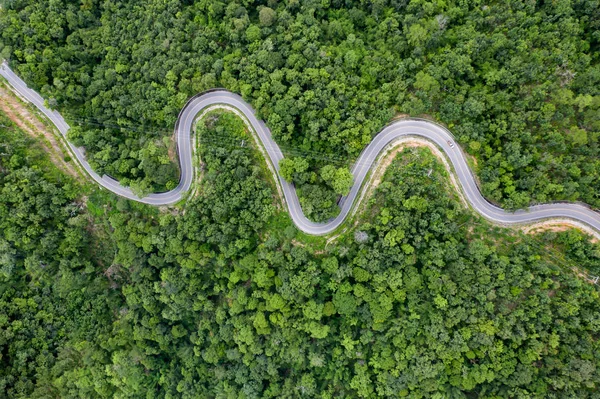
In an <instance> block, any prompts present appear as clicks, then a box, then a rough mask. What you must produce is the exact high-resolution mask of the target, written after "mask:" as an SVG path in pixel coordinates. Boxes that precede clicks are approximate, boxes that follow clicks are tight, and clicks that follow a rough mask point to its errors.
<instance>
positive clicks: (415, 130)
mask: <svg viewBox="0 0 600 399" xmlns="http://www.w3.org/2000/svg"><path fill="white" fill-rule="evenodd" d="M0 75H2V76H3V77H4V78H6V80H7V81H8V82H9V83H10V84H11V85H12V86H13V88H14V89H15V91H17V92H18V93H19V94H20V95H21V96H22V97H23V98H25V99H26V100H28V101H30V102H31V103H33V104H34V105H35V106H36V107H37V108H38V109H39V110H40V111H41V112H42V113H43V114H44V115H46V116H47V117H48V118H49V119H50V120H51V121H52V122H53V123H54V124H55V125H56V127H57V128H58V130H59V131H60V133H61V134H62V135H63V136H65V138H66V134H67V131H68V130H69V125H68V124H67V123H66V122H65V120H64V119H63V117H62V116H61V115H60V114H59V113H58V112H56V111H51V110H49V109H48V108H47V107H46V106H45V105H44V100H43V99H42V97H41V96H40V95H39V94H38V93H37V92H35V91H33V90H31V89H29V88H28V87H27V85H26V84H25V82H23V80H21V79H20V78H19V77H18V76H17V75H16V74H15V73H14V72H13V71H12V70H11V69H10V68H9V67H8V65H7V64H6V63H2V64H1V65H0ZM212 105H229V106H231V107H234V108H236V109H238V110H239V111H240V112H241V113H243V115H244V116H245V117H246V119H247V120H248V122H249V123H250V124H251V125H252V127H253V128H254V130H255V132H256V133H257V135H258V137H259V139H260V141H261V142H262V144H263V147H264V149H265V150H266V152H267V154H268V156H269V158H270V160H271V162H272V164H273V166H274V167H275V169H276V170H277V171H279V161H280V160H281V159H282V158H283V153H282V152H281V150H280V148H279V146H278V145H277V143H275V141H274V140H273V138H272V136H271V131H270V130H269V129H268V128H267V126H266V125H265V124H264V122H263V121H260V120H258V119H257V118H256V116H255V112H254V110H253V109H252V107H251V106H250V105H249V104H248V103H246V102H245V101H244V100H243V99H242V98H241V97H240V96H238V95H237V94H233V93H231V92H228V91H225V90H215V91H211V92H208V93H206V94H202V95H198V96H195V97H193V98H192V99H190V100H189V101H188V103H187V104H186V105H185V106H184V108H183V109H182V110H181V112H180V114H179V118H178V120H177V124H176V126H175V134H176V139H177V147H178V155H179V162H180V166H181V168H180V170H181V178H180V181H179V184H178V185H177V187H176V188H174V189H173V190H171V191H168V192H164V193H155V194H150V195H148V196H146V197H143V198H140V197H138V196H137V195H135V194H134V193H133V192H132V191H131V189H130V188H128V187H124V186H122V185H121V184H119V182H118V181H116V180H115V179H113V178H111V177H109V176H100V175H98V174H97V173H96V172H94V170H93V169H92V168H91V166H90V165H89V163H88V162H87V160H86V158H85V153H84V150H83V149H82V148H78V147H75V146H74V145H72V144H71V143H69V146H70V148H71V150H72V151H73V153H74V154H75V156H76V157H77V159H78V160H79V162H80V163H81V165H82V166H83V167H84V169H85V170H86V171H87V172H88V173H89V174H90V176H91V177H92V178H93V179H94V180H95V181H96V182H98V184H100V185H101V186H103V187H105V188H106V189H108V190H110V191H112V192H114V193H115V194H118V195H120V196H122V197H125V198H129V199H131V200H134V201H139V202H143V203H146V204H150V205H157V206H158V205H168V204H173V203H175V202H177V201H179V200H181V199H182V198H183V195H184V194H185V193H186V192H187V191H188V190H189V189H190V187H191V185H192V181H193V177H194V167H193V165H192V152H193V148H192V145H193V142H192V140H191V132H192V128H193V124H194V120H195V118H196V116H197V115H198V114H199V113H200V112H201V111H202V110H203V109H205V108H207V107H209V106H212ZM404 136H418V137H422V138H425V139H427V140H429V141H431V142H433V143H435V144H436V145H437V146H438V147H439V148H441V149H442V150H444V152H445V153H446V155H447V157H448V159H449V160H450V162H451V163H452V166H453V167H454V171H455V173H456V176H457V177H458V180H459V182H460V184H461V186H462V189H463V191H464V194H465V197H466V198H467V200H468V201H469V202H470V203H471V205H472V206H473V208H474V209H475V210H476V211H477V212H479V213H480V214H481V215H482V216H483V217H485V218H486V219H489V220H491V221H493V222H496V223H501V224H522V223H529V222H535V221H539V220H543V219H552V218H560V219H564V218H567V219H573V220H576V221H579V222H582V223H584V224H586V225H588V226H590V227H591V228H593V229H594V230H595V231H596V232H598V233H599V234H600V214H599V213H597V212H594V211H593V210H591V209H589V208H588V207H586V206H584V205H579V204H574V203H556V204H544V205H535V206H532V207H530V208H527V209H524V210H519V211H516V212H507V211H504V210H503V209H501V208H499V207H497V206H495V205H492V204H491V203H489V202H488V201H487V200H486V199H485V198H483V196H482V195H481V193H480V191H479V187H478V186H477V183H476V182H475V179H474V177H473V174H472V171H471V169H470V168H469V166H468V165H467V162H466V160H465V157H464V155H463V153H462V151H461V149H460V147H459V146H458V145H457V144H455V141H454V138H453V137H452V135H451V134H450V132H448V131H447V130H446V129H444V128H443V127H441V126H439V125H437V124H434V123H431V122H427V121H423V120H410V119H408V120H402V121H398V122H395V123H392V124H390V125H388V126H387V127H385V128H384V129H383V130H382V131H381V132H380V133H379V134H377V136H375V137H374V138H373V140H372V141H371V143H370V144H369V145H368V146H367V147H366V148H365V149H364V150H363V152H362V153H361V154H360V156H359V158H358V160H357V161H356V163H355V164H354V167H353V168H352V174H353V176H354V185H353V186H352V188H351V190H350V193H349V194H348V196H347V197H345V198H343V199H342V201H340V204H341V211H340V213H339V215H338V216H337V217H336V218H335V219H332V220H330V221H328V222H326V223H315V222H312V221H310V220H308V219H307V218H306V216H304V213H303V212H302V208H301V207H300V202H299V200H298V195H297V194H296V190H295V188H294V186H293V185H291V184H290V183H288V182H286V181H285V180H284V179H283V178H282V177H281V176H279V181H280V184H281V188H282V190H283V194H284V196H285V200H286V202H287V205H288V209H289V212H290V216H291V217H292V220H293V221H294V223H295V224H296V226H297V227H298V228H299V229H300V230H302V231H304V232H305V233H308V234H314V235H323V234H327V233H330V232H332V231H333V230H335V229H336V228H337V227H339V226H340V225H341V224H342V222H343V221H344V219H345V218H346V216H348V214H349V213H350V210H351V209H352V206H353V205H354V202H355V199H356V198H357V196H358V195H359V193H360V190H361V187H362V183H363V181H364V179H365V177H366V176H367V174H368V172H369V170H371V167H372V166H373V163H374V162H375V161H376V159H377V156H378V155H379V154H380V153H381V151H382V150H384V148H386V146H388V144H390V143H392V142H394V141H396V140H398V139H399V138H401V137H404ZM67 142H68V141H67Z"/></svg>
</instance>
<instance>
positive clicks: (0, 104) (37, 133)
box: [0, 84, 83, 181]
mask: <svg viewBox="0 0 600 399" xmlns="http://www.w3.org/2000/svg"><path fill="white" fill-rule="evenodd" d="M0 111H2V112H3V113H4V114H5V115H6V116H7V117H8V118H9V119H10V120H11V121H13V122H14V123H15V125H17V126H18V127H19V129H21V130H23V131H24V132H25V133H27V134H28V135H30V136H31V137H33V138H35V139H37V142H38V143H39V145H40V146H41V147H42V148H43V149H44V151H45V152H47V153H48V156H49V157H50V160H51V161H52V163H53V164H55V165H56V166H57V167H58V168H59V169H60V170H62V171H63V172H65V173H66V174H68V175H70V176H73V177H74V178H76V179H77V180H80V181H81V180H83V177H82V176H81V173H79V172H78V170H77V165H76V164H75V162H74V161H66V160H65V158H66V157H68V158H66V159H70V155H69V153H68V152H67V151H66V150H65V148H64V145H63V144H62V143H61V142H60V141H59V140H58V139H57V138H56V133H55V132H54V131H53V129H52V128H49V127H48V126H46V125H45V124H44V123H42V121H40V120H39V118H38V117H37V115H35V113H33V112H32V111H31V110H30V109H29V108H28V107H27V106H26V105H25V104H23V103H22V102H21V101H20V100H19V99H18V98H17V97H16V96H15V95H14V94H13V93H12V92H11V91H10V90H9V89H7V88H6V87H5V86H4V85H3V84H0ZM40 138H42V140H39V139H40Z"/></svg>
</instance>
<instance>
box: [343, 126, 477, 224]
mask: <svg viewBox="0 0 600 399" xmlns="http://www.w3.org/2000/svg"><path fill="white" fill-rule="evenodd" d="M415 147H427V148H429V150H430V151H431V153H432V154H433V155H434V156H435V157H436V158H438V159H439V160H440V162H442V164H443V165H444V167H445V168H446V171H447V172H448V176H449V177H450V181H451V182H452V185H453V186H454V189H455V190H456V192H457V193H458V196H459V198H460V200H461V202H462V203H463V205H464V206H465V207H467V208H468V206H469V204H468V202H467V200H466V198H465V197H464V196H463V194H462V191H461V188H460V185H459V184H458V181H457V180H456V177H455V176H454V173H452V169H451V168H450V164H449V163H448V161H447V160H446V157H445V156H444V154H443V153H442V151H441V150H440V149H439V148H437V147H436V145H435V144H433V143H432V142H430V141H427V140H425V139H420V138H417V137H404V138H401V139H399V140H396V141H395V142H394V143H392V144H391V145H390V146H389V147H388V150H386V152H384V153H383V154H382V155H381V158H380V161H379V162H378V163H377V165H376V169H375V170H374V171H373V173H372V175H371V178H370V179H369V181H368V182H367V183H366V186H365V187H364V188H363V192H362V194H361V196H360V198H359V200H358V202H359V203H360V204H361V205H360V206H356V207H355V210H354V211H353V212H352V214H353V215H354V214H355V213H356V212H357V210H358V208H360V211H361V212H362V211H363V210H364V209H363V207H364V203H365V202H364V200H365V199H366V198H369V197H370V196H371V195H372V194H373V192H374V190H375V189H376V188H377V186H379V184H380V183H381V180H382V179H383V176H384V174H385V171H386V170H387V168H388V166H390V164H391V163H392V161H393V160H394V158H396V155H398V153H399V152H401V151H403V150H404V149H405V148H415Z"/></svg>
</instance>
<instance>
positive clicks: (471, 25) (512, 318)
mask: <svg viewBox="0 0 600 399" xmlns="http://www.w3.org/2000/svg"><path fill="white" fill-rule="evenodd" d="M0 4H1V6H2V8H1V11H0V40H1V44H0V54H1V56H2V57H5V58H7V59H8V60H9V61H10V63H11V66H12V67H14V68H15V70H16V71H17V72H18V73H19V74H20V75H21V76H22V77H23V78H24V79H25V80H26V81H27V82H28V83H29V84H30V85H31V86H32V87H34V88H36V89H37V90H39V91H40V92H41V93H42V94H43V96H44V97H46V98H47V101H48V103H49V105H51V106H52V107H56V108H58V109H59V110H60V111H61V112H62V113H63V114H64V115H65V116H66V117H67V119H68V120H69V122H71V124H72V125H73V126H77V127H76V128H75V129H73V130H72V131H71V133H70V137H71V139H72V140H73V141H74V142H76V143H77V144H83V145H85V146H86V149H87V151H88V155H89V159H90V162H91V163H92V164H93V165H94V167H95V168H96V170H98V171H99V172H102V173H107V174H110V175H112V176H114V177H116V178H119V179H120V180H122V181H123V182H126V183H127V184H130V185H132V187H133V188H134V189H136V190H137V191H140V192H145V191H152V190H162V189H168V188H169V187H170V186H172V185H173V184H174V183H175V182H176V181H177V167H176V162H175V159H174V158H173V156H172V146H173V142H172V140H171V138H172V137H171V135H172V129H173V126H174V123H175V120H176V117H177V114H178V112H179V110H180V109H181V107H182V105H183V104H184V103H185V101H186V99H187V98H188V97H190V96H191V95H195V94H197V93H198V92H201V91H203V90H207V89H210V88H214V87H218V86H222V87H225V88H227V89H229V90H232V91H234V92H237V93H240V94H241V95H243V96H244V98H245V99H247V100H248V101H249V102H251V104H252V105H253V106H254V107H255V109H256V110H257V111H258V113H259V117H261V118H263V119H264V120H265V121H266V123H267V125H268V126H269V127H270V128H271V129H272V131H273V134H274V135H275V138H276V140H277V141H278V143H279V144H280V145H281V146H282V148H283V150H284V152H285V154H286V158H285V159H284V160H283V161H282V164H281V165H280V166H281V168H282V175H283V177H284V178H285V179H286V180H289V181H291V182H293V183H294V184H296V185H297V187H298V190H299V192H300V199H301V202H302V206H303V207H304V210H305V212H307V214H310V216H311V218H313V219H314V220H325V219H327V218H329V217H331V216H332V215H334V214H335V212H336V211H337V210H336V209H337V208H336V200H337V199H338V198H339V195H343V194H344V193H345V192H346V190H347V188H348V186H349V184H351V176H349V173H348V170H349V165H350V163H351V161H352V159H354V158H355V157H356V156H357V155H358V154H359V153H360V151H361V149H362V148H363V147H364V146H365V145H366V144H367V143H368V142H369V141H370V140H371V138H372V136H373V135H374V134H375V133H376V132H377V131H378V130H379V129H380V128H381V127H382V126H384V125H385V124H386V123H388V122H389V121H390V120H392V119H393V118H394V117H397V116H400V114H410V115H414V116H427V117H433V118H435V119H436V120H438V121H441V122H442V123H444V124H446V125H447V126H448V127H449V128H450V129H451V130H452V131H453V132H454V133H455V134H456V136H457V138H458V140H459V142H460V143H461V144H462V146H463V148H464V149H465V150H466V151H468V152H469V153H470V154H471V155H473V156H474V159H473V160H472V161H473V164H474V165H476V167H477V173H478V176H479V178H480V180H481V185H482V189H483V191H484V194H485V195H486V196H488V198H490V199H491V200H494V201H497V202H499V203H501V204H502V205H504V206H507V207H511V208H512V207H521V206H524V205H526V204H528V203H530V202H537V201H548V200H558V199H568V200H582V201H586V202H588V203H590V204H591V205H593V206H595V207H598V206H600V197H599V196H598V193H599V192H600V190H599V188H600V180H599V179H600V175H599V174H600V163H599V162H600V161H599V159H600V157H599V155H600V154H599V149H598V132H599V131H600V116H599V114H600V113H599V112H598V111H599V108H600V67H599V65H598V55H599V53H600V52H599V41H600V34H599V25H600V14H599V13H600V7H598V2H597V1H596V0H591V1H583V0H573V1H552V2H551V1H546V2H539V3H538V2H533V1H509V2H483V1H471V2H461V3H460V4H455V3H454V2H441V1H439V2H438V1H435V2H428V1H402V0H400V1H396V0H389V1H386V0H376V1H350V0H348V1H340V0H329V1H320V0H319V1H313V0H306V1H299V0H287V1H273V0H269V1H252V0H240V1H231V2H224V1H213V0H210V1H208V0H206V1H175V0H166V1H165V0H160V1H159V0H148V1H144V2H116V1H99V0H83V1H76V0H53V1H47V2H46V1H32V0H15V1H13V0H3V1H1V2H0ZM197 132H198V135H197V138H198V148H197V152H196V153H197V159H196V160H195V161H196V162H197V165H198V166H199V171H200V173H199V174H198V182H197V187H196V190H195V191H194V192H193V193H192V194H191V195H190V197H189V198H188V199H187V201H186V203H185V204H184V205H182V206H177V207H175V206H174V207H170V208H165V209H159V208H154V207H151V206H148V205H144V204H140V203H136V202H132V201H128V200H125V199H123V198H118V197H115V196H114V195H112V194H110V193H107V192H106V191H103V190H101V189H98V188H97V187H95V186H92V185H91V184H83V183H80V182H77V181H74V180H73V179H72V178H70V177H67V176H65V175H64V174H62V173H61V172H60V171H58V170H57V169H56V168H55V167H54V166H53V165H52V163H51V162H50V161H49V160H48V158H47V156H46V155H45V154H44V152H43V151H42V150H41V149H40V147H39V146H37V145H36V140H37V139H33V138H30V137H28V136H27V135H26V134H25V133H24V132H23V131H21V130H20V129H19V128H18V126H16V125H15V124H14V123H13V122H11V120H10V119H9V118H8V117H7V116H5V115H4V114H2V113H0V144H2V146H1V148H0V392H2V393H3V394H4V395H5V396H7V397H10V398H16V399H30V398H33V399H41V398H48V397H59V398H132V399H133V398H136V399H137V398H147V399H151V398H152V399H154V398H165V399H171V398H184V399H192V398H207V397H214V398H300V397H302V398H304V397H306V398H323V399H326V398H374V397H390V398H397V397H409V398H435V399H442V398H464V399H466V398H475V397H477V398H488V399H496V398H501V397H514V398H595V397H597V396H598V385H599V384H600V372H599V370H600V340H599V338H600V307H599V306H598V303H599V299H600V295H599V291H598V288H597V286H596V285H593V284H590V283H589V281H588V280H587V279H586V278H585V275H584V274H583V273H582V271H585V270H587V271H589V272H590V273H593V274H596V275H598V274H600V246H599V245H600V244H598V243H593V242H591V241H590V240H589V237H588V236H585V235H584V234H582V233H580V232H577V231H567V232H560V231H557V232H552V231H551V232H546V233H543V234H541V235H528V234H524V233H523V232H521V231H519V230H508V229H503V228H500V227H494V226H491V225H489V224H488V223H487V222H486V221H485V220H483V219H480V218H479V217H477V216H476V215H473V214H471V213H470V211H469V210H468V209H465V208H463V207H462V204H461V202H460V201H459V200H458V198H457V196H456V193H455V192H454V191H453V189H452V186H451V185H450V183H449V177H448V174H447V172H446V171H445V169H444V167H443V166H442V164H441V163H440V162H439V161H438V160H437V159H436V158H435V157H434V156H433V155H432V154H431V153H430V152H429V151H428V150H426V149H416V148H412V149H406V150H404V151H403V152H401V153H400V154H399V155H398V156H397V157H396V158H395V159H394V160H393V161H392V162H391V163H390V165H389V167H388V168H387V170H386V172H385V175H384V176H383V177H382V178H381V182H380V184H379V185H378V187H377V188H376V189H375V190H374V192H373V193H372V195H371V196H370V197H369V199H368V201H367V202H365V203H364V204H363V206H362V208H361V209H360V212H359V213H357V215H356V216H355V218H354V219H352V221H351V223H349V224H348V225H347V226H346V227H347V229H346V230H345V231H343V232H341V234H340V235H339V236H338V237H335V239H333V240H330V241H327V240H326V239H325V238H318V237H307V236H306V235H304V234H303V233H301V232H299V231H298V230H297V229H296V227H295V226H294V225H293V223H292V222H291V220H290V218H289V216H288V215H287V213H286V212H285V207H284V204H282V202H281V199H280V198H279V197H278V194H277V190H276V188H275V182H274V181H273V180H272V176H271V175H270V173H269V172H268V168H267V167H266V165H265V161H264V158H263V157H262V155H261V154H260V152H259V151H257V150H256V148H254V147H253V145H252V144H251V143H253V142H254V141H253V140H252V139H251V136H250V132H248V131H247V130H246V127H245V124H244V123H243V122H242V121H241V120H240V119H239V118H238V117H237V116H235V115H234V114H232V113H228V112H221V111H218V112H213V113H210V114H209V115H207V116H206V118H204V119H202V120H200V121H198V125H197ZM239 143H245V145H244V144H239ZM65 162H66V158H65ZM329 238H332V237H329Z"/></svg>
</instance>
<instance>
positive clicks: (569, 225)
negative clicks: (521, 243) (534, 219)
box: [521, 219, 600, 243]
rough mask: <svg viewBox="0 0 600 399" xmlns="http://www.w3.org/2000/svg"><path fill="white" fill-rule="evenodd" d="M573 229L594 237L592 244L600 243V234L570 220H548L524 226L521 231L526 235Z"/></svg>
mask: <svg viewBox="0 0 600 399" xmlns="http://www.w3.org/2000/svg"><path fill="white" fill-rule="evenodd" d="M573 228H575V229H578V230H581V231H583V232H584V233H586V234H590V235H591V236H592V239H591V240H590V241H591V242H592V243H597V242H600V234H598V233H596V232H595V231H593V230H592V229H590V228H589V227H587V226H585V225H583V224H582V223H579V222H577V221H575V220H570V219H559V220H546V221H542V222H539V223H535V224H531V225H527V226H523V227H521V230H522V231H523V232H524V233H526V234H539V233H542V232H544V231H554V232H561V231H567V230H570V229H573Z"/></svg>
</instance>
